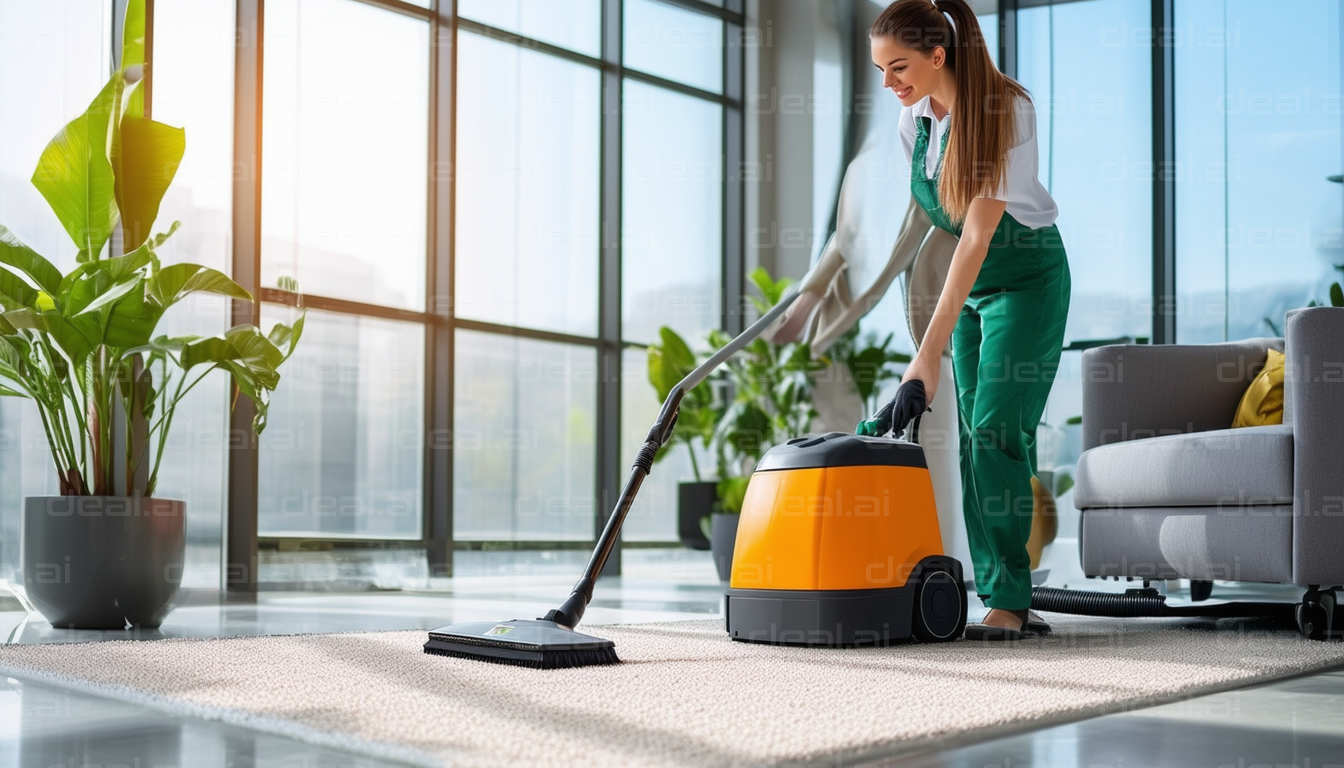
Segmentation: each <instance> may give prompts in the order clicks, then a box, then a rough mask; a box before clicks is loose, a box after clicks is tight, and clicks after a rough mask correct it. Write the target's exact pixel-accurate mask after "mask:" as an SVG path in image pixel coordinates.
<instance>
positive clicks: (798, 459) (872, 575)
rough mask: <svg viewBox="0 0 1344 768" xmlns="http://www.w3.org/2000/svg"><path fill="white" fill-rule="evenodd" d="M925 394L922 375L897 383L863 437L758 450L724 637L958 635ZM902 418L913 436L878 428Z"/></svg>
mask: <svg viewBox="0 0 1344 768" xmlns="http://www.w3.org/2000/svg"><path fill="white" fill-rule="evenodd" d="M923 390H924V387H923V383H922V382H920V381H918V380H915V381H911V382H908V383H907V384H903V385H902V386H901V389H900V390H899V391H898V392H897V396H896V398H894V399H893V400H892V402H891V403H889V404H888V405H887V406H886V407H885V408H884V409H883V411H882V412H880V413H879V414H878V415H877V416H876V417H874V418H873V419H870V420H868V421H867V422H863V423H861V424H860V425H859V432H860V434H848V433H845V432H829V433H827V434H824V435H815V436H807V437H798V438H794V439H793V440H789V441H788V442H786V443H784V444H783V445H778V446H775V447H774V448H771V449H770V450H769V451H767V452H766V454H765V455H764V456H762V457H761V460H760V461H759V462H758V463H757V466H756V469H755V471H754V472H753V473H752V475H751V479H750V481H749V482H748V485H747V492H746V496H745V498H744V500H743V504H742V514H741V520H740V521H739V522H738V529H737V541H736V545H735V547H734V551H733V567H732V576H731V579H730V581H729V588H728V594H727V602H726V609H725V613H726V614H727V616H726V624H727V630H728V635H729V637H731V638H732V639H734V640H740V641H745V642H757V643H771V644H780V645H813V646H816V645H820V646H859V645H886V644H888V643H892V642H895V641H900V640H908V639H915V640H919V641H922V642H946V641H949V640H955V639H956V638H958V637H960V636H961V634H962V631H963V630H964V629H965V627H966V612H967V605H966V587H965V585H964V583H963V579H962V567H961V563H960V562H959V561H958V560H957V559H956V558H953V557H948V556H947V555H946V554H945V553H944V552H943V538H942V532H941V530H940V529H939V525H938V512H937V507H936V506H935V504H934V495H933V483H932V481H931V479H930V477H929V470H928V464H927V463H926V462H925V458H924V450H923V448H921V447H920V446H919V443H918V442H917V440H918V435H919V420H920V417H921V416H922V414H923V411H924V407H925V406H924V391H923ZM898 403H899V404H902V405H903V406H905V407H902V405H897V404H898ZM911 405H913V407H910V406H911ZM893 409H895V410H898V411H906V413H904V414H895V415H893V414H892V413H891V411H892V410H893ZM911 411H913V412H914V417H913V419H910V412H911ZM907 420H909V431H910V437H909V439H899V438H897V439H893V438H889V437H883V436H882V435H884V434H885V433H886V431H887V429H888V428H891V427H894V428H895V429H896V430H898V431H903V430H904V428H905V426H906V424H905V422H906V421H907ZM874 424H875V425H877V426H876V427H875V428H874V427H873V425H874ZM864 433H867V434H864Z"/></svg>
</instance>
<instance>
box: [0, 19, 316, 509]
mask: <svg viewBox="0 0 1344 768" xmlns="http://www.w3.org/2000/svg"><path fill="white" fill-rule="evenodd" d="M144 23H145V9H144V0H130V2H129V3H128V8H127V12H126V26H125V35H124V40H125V44H124V46H123V49H122V65H123V66H122V67H121V69H119V70H117V71H116V72H115V73H113V75H112V77H111V79H110V80H108V82H107V85H106V86H105V87H104V88H103V89H102V91H101V92H100V93H99V94H98V95H97V96H96V97H95V98H94V100H93V102H92V103H91V104H90V105H89V107H88V109H87V110H86V111H85V112H84V113H83V114H81V115H80V116H79V117H76V118H75V119H74V120H72V121H71V122H70V123H69V124H68V125H66V126H65V127H64V128H63V129H62V130H61V131H60V132H59V133H57V134H56V136H55V138H53V139H52V140H51V142H50V143H49V144H48V145H47V147H46V149H45V150H44V151H43V152H42V156H41V158H40V160H39V161H38V165H37V170H36V171H35V172H34V174H33V179H32V181H33V185H34V186H35V187H37V189H38V191H39V192H40V193H41V194H42V196H43V197H44V198H45V199H46V200H47V202H48V204H49V205H50V206H51V209H52V211H53V212H54V213H55V214H56V217H57V219H59V220H60V222H61V225H62V227H63V228H64V229H65V231H66V232H67V233H68V234H69V235H70V238H71V239H72V240H73V241H74V243H75V246H76V248H77V249H78V251H79V253H78V256H77V264H76V266H75V268H74V269H73V270H71V271H70V272H69V273H67V274H62V273H61V272H60V270H58V269H57V268H56V267H55V266H54V265H53V264H52V263H51V262H50V261H49V260H47V259H46V258H44V257H43V256H41V255H39V254H38V253H37V252H35V251H34V250H33V249H31V248H29V247H28V246H26V245H24V244H23V243H22V242H21V241H20V240H19V238H18V237H16V236H15V235H14V233H13V232H11V231H10V230H9V229H7V228H6V227H4V226H0V395H7V396H18V397H26V398H29V399H31V400H32V401H33V403H34V404H35V405H36V406H37V411H38V414H39V415H40V416H41V419H42V426H43V428H44V430H45V431H46V436H47V443H48V447H49V449H50V453H51V459H52V462H53V465H54V468H55V470H56V474H57V476H58V477H59V480H60V492H61V494H62V495H67V496H78V495H93V496H112V495H116V496H121V495H139V496H152V495H153V493H154V490H155V486H156V484H157V478H158V473H159V469H160V466H161V463H162V461H163V456H164V451H165V448H166V446H167V444H168V433H169V430H170V429H171V427H172V423H173V415H174V414H175V413H176V410H177V406H178V404H179V403H180V402H181V401H182V398H183V397H185V396H186V395H187V393H189V392H190V391H191V390H192V389H193V388H194V387H195V386H196V385H197V384H199V383H200V382H201V380H202V379H203V378H204V377H205V376H207V375H209V374H210V373H211V372H212V371H215V370H221V369H222V370H224V371H227V372H228V373H229V374H230V376H231V377H232V379H233V384H234V402H235V403H236V400H237V396H238V395H239V394H241V395H243V396H246V397H247V398H248V399H250V400H251V401H252V402H253V403H255V404H256V417H255V419H254V420H253V423H252V429H253V431H254V432H255V433H257V434H260V433H261V431H262V430H263V429H264V428H265V425H266V413H267V406H268V403H269V398H270V393H272V392H274V391H275V389H276V387H277V386H278V385H279V382H280V374H279V368H280V366H281V364H282V363H283V362H284V361H285V360H287V359H288V358H289V356H290V355H292V354H293V352H294V349H295V346H296V345H297V344H298V341H299V338H300V336H301V335H302V333H303V318H304V316H303V314H300V316H299V317H298V319H297V320H296V321H295V322H294V323H293V324H292V325H284V324H277V325H276V326H275V327H274V328H273V329H272V330H271V332H270V333H269V334H266V333H263V332H262V331H261V330H260V329H259V328H257V327H256V326H253V325H248V324H244V325H238V326H235V327H233V328H230V329H229V330H228V331H226V332H225V333H223V334H221V335H218V336H212V337H196V336H180V337H169V336H166V335H164V334H161V333H160V332H159V330H158V328H159V324H160V321H161V320H162V319H163V317H164V315H165V313H167V312H168V310H169V309H170V308H172V307H173V306H174V305H176V304H178V303H179V302H181V301H183V300H184V299H186V298H187V297H189V296H191V295H193V294H197V293H206V294H216V295H220V296H226V297H229V298H232V299H237V300H240V301H253V298H252V295H251V294H250V293H249V292H248V291H246V290H244V289H243V287H242V286H240V285H238V284H237V283H235V282H234V281H233V280H231V279H230V278H229V277H228V276H227V275H225V274H223V273H221V272H219V271H218V270H215V269H211V268H209V267H204V266H201V265H199V264H171V265H164V264H163V263H162V262H161V261H160V259H159V257H158V255H157V253H156V251H157V249H159V248H160V247H162V246H163V244H164V241H166V240H167V239H168V238H169V237H170V236H172V234H173V233H174V232H175V231H176V230H177V228H178V225H179V222H174V223H173V224H172V226H171V227H169V228H168V231H167V232H163V233H160V234H155V235H153V236H151V235H150V232H151V231H152V228H153V225H154V221H155V219H156V218H157V217H158V210H159V203H160V202H161V201H162V199H163V196H164V193H165V192H167V190H168V186H169V185H170V184H171V183H172V179H173V176H174V175H175V172H176V168H177V165H178V164H179V163H180V162H181V160H182V155H183V152H184V151H185V149H186V137H185V132H184V131H183V129H181V128H174V127H171V126H168V125H164V124H163V123H158V122H155V121H153V120H151V119H149V118H147V117H145V115H144V97H143V87H141V84H142V82H143V76H144V71H145V59H144ZM118 230H119V231H120V233H121V238H120V243H121V247H120V249H119V251H120V253H116V254H114V253H110V252H107V251H110V250H111V248H110V247H109V245H108V244H109V242H116V238H114V237H113V235H114V233H116V232H117V231H118ZM282 287H284V286H282ZM287 287H289V288H290V289H291V290H292V289H293V288H294V286H293V284H292V283H291V284H289V285H288V286H287Z"/></svg>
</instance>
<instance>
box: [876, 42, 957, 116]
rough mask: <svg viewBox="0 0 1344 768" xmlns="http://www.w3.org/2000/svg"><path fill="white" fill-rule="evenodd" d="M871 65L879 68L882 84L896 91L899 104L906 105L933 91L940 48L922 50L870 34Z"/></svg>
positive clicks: (939, 71)
mask: <svg viewBox="0 0 1344 768" xmlns="http://www.w3.org/2000/svg"><path fill="white" fill-rule="evenodd" d="M868 42H869V43H870V47H871V48H872V54H873V65H874V66H876V67H877V68H878V69H879V70H880V71H881V72H882V87H883V88H886V89H888V90H890V91H891V92H892V93H895V94H896V97H897V98H898V99H900V100H901V104H902V105H903V106H907V107H908V106H910V105H911V104H914V103H915V102H917V101H919V100H920V99H922V98H924V97H925V96H928V95H929V94H931V93H933V91H934V89H935V88H936V87H937V85H938V82H939V80H938V78H939V77H941V76H942V66H943V57H944V55H945V54H944V51H943V49H942V47H941V46H940V47H937V48H934V49H933V53H931V54H927V55H926V54H923V53H920V52H919V51H916V50H914V49H911V48H905V47H902V46H900V45H897V44H896V41H895V40H893V39H892V38H890V37H872V38H869V40H868Z"/></svg>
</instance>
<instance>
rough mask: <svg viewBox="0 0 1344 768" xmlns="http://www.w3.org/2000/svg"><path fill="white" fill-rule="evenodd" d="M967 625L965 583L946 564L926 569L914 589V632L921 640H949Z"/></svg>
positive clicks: (944, 641) (924, 641)
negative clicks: (916, 587)
mask: <svg viewBox="0 0 1344 768" xmlns="http://www.w3.org/2000/svg"><path fill="white" fill-rule="evenodd" d="M965 629H966V587H965V586H963V585H962V583H961V581H960V580H959V579H957V578H956V576H955V575H954V574H953V573H952V572H951V571H949V570H947V569H946V568H944V567H941V566H940V567H935V568H932V569H929V570H926V571H924V575H923V577H922V578H921V579H920V581H919V589H918V590H917V591H916V592H915V615H914V619H913V621H911V623H910V630H911V633H912V634H913V635H914V636H915V639H917V640H919V641H920V642H921V643H946V642H948V641H951V640H956V639H957V638H958V637H961V633H962V632H963V631H964V630H965Z"/></svg>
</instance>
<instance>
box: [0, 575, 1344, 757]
mask: <svg viewBox="0 0 1344 768" xmlns="http://www.w3.org/2000/svg"><path fill="white" fill-rule="evenodd" d="M586 558H587V555H586V553H577V552H575V553H549V554H547V555H546V556H545V557H542V556H540V555H539V554H538V553H466V552H463V553H458V556H457V573H458V574H460V575H458V576H456V577H455V578H453V579H442V580H430V581H429V582H427V583H425V584H424V587H425V588H424V589H416V590H401V591H384V592H363V593H358V594H331V593H299V592H263V593H262V594H261V596H260V597H259V598H258V599H257V600H256V601H255V602H248V603H227V602H221V600H220V599H219V596H218V595H216V594H213V593H201V592H192V593H188V594H184V595H183V596H182V599H181V600H180V601H179V605H178V607H177V608H175V609H174V611H173V613H172V614H171V615H170V616H169V618H168V620H167V621H166V622H165V623H164V625H163V627H162V628H161V629H160V630H158V631H157V632H152V633H149V632H141V633H135V632H129V631H128V632H72V631H66V630H55V629H52V628H51V627H50V626H49V625H48V624H46V623H45V622H44V621H42V620H41V619H40V617H38V616H36V615H32V616H28V617H26V618H25V616H24V614H23V613H21V612H15V611H8V612H6V611H3V610H0V638H6V639H7V641H8V642H17V643H50V642H86V641H97V640H110V639H128V638H132V637H139V638H142V639H152V638H157V637H211V636H225V635H257V634H290V633H298V632H339V631H354V630H393V629H427V628H430V627H435V626H439V625H442V624H446V623H450V622H455V621H463V620H473V619H498V618H513V617H514V616H517V617H532V616H538V615H541V613H542V612H544V611H545V610H547V609H549V608H550V607H553V604H554V603H555V602H556V601H557V600H558V599H559V598H561V597H563V596H564V595H565V594H566V593H567V591H568V589H569V587H570V586H571V585H572V584H573V581H574V578H575V575H576V574H577V573H578V571H579V570H581V569H582V566H583V563H584V562H585V561H586ZM624 572H625V575H624V576H622V577H620V578H616V579H608V580H604V581H603V582H602V583H601V584H600V585H599V589H598V592H597V596H596V598H595V600H594V603H593V605H592V607H591V608H590V609H589V611H588V614H587V616H586V617H585V624H603V623H613V622H643V621H667V620H676V619H687V618H697V617H706V618H707V617H713V616H718V615H721V614H720V607H721V600H722V591H721V586H720V585H719V583H718V582H717V580H716V578H715V577H714V575H713V566H712V565H711V563H710V561H709V559H708V556H707V553H698V552H690V551H685V550H679V551H665V550H628V551H627V552H626V553H625V570H624ZM1080 586H1081V585H1080ZM1100 587H1101V585H1100V584H1096V585H1093V588H1100ZM1242 596H1245V597H1252V596H1255V597H1261V598H1264V599H1285V595H1284V593H1283V591H1282V590H1279V591H1277V592H1274V591H1268V592H1258V593H1257V592H1254V591H1246V592H1244V594H1243V595H1232V594H1228V593H1223V594H1220V595H1216V597H1222V598H1224V599H1231V598H1233V597H1242ZM972 605H973V608H972V619H973V620H974V619H975V618H978V617H979V614H980V613H981V612H982V611H983V609H979V608H978V607H976V606H978V601H973V603H972ZM505 614H507V616H505ZM116 765H120V766H137V767H139V768H150V766H192V767H193V768H196V767H197V766H199V767H200V768H213V767H214V766H219V768H226V767H227V768H246V767H247V766H267V767H270V768H291V767H292V768H316V767H317V766H323V767H324V768H328V767H329V768H345V767H347V766H350V767H353V766H383V765H388V764H387V763H383V762H380V761H377V760H371V759H368V758H363V757H359V756H355V755H349V754H344V753H341V752H336V751H332V750H327V749H321V748H317V747H312V746H310V745H307V744H303V743H301V742H297V741H293V740H289V739H284V738H280V737H275V736H269V735H266V734H261V733H256V732H253V731H249V730H247V729H244V728H239V727H234V726H227V725H221V724H219V723H215V722H210V721H205V720H197V719H193V718H184V717H170V716H166V715H164V714H162V713H160V712H157V711H154V710H149V709H144V708H141V707H136V706H132V705H128V704H122V703H119V702H115V701H111V700H105V699H101V698H97V697H93V696H86V695H81V694H75V693H70V692H67V691H63V690H58V689H54V688H50V687H47V686H44V685H38V684H34V683H31V682H25V681H23V680H15V679H8V680H3V681H0V767H3V766H40V767H41V768H48V767H53V768H54V767H55V766H61V767H62V768H68V767H70V766H116ZM791 765H792V764H791ZM811 765H812V766H816V767H819V766H823V765H825V766H837V765H838V764H837V763H836V762H834V761H819V762H815V763H812V764H811ZM865 765H892V766H896V765H910V766H927V767H929V768H932V767H933V766H947V767H950V766H956V767H958V768H991V767H994V766H999V767H1001V768H1017V767H1019V766H1021V767H1025V766H1032V768H1045V767H1047V766H1086V767H1087V768H1097V767H1099V766H1110V767H1114V768H1124V767H1125V766H1131V767H1133V768H1141V767H1144V768H1146V767H1152V768H1163V767H1165V766H1171V767H1173V768H1175V767H1177V766H1179V767H1180V768H1190V767H1192V766H1208V767H1209V768H1223V767H1227V768H1249V767H1250V766H1298V767H1299V768H1329V767H1330V766H1336V767H1337V768H1344V669H1340V670H1333V671H1329V672H1325V673H1320V674H1315V675H1309V676H1303V677H1298V678H1293V679H1289V680H1281V681H1277V682H1274V683H1269V684H1264V685H1258V686H1252V687H1248V688H1245V689H1241V690H1237V691H1230V692H1226V693H1221V694H1214V695H1209V696H1202V697H1198V698H1194V699H1190V700H1186V701H1182V702H1175V703H1171V704H1166V705H1162V706H1157V707H1149V708H1145V709H1141V710H1135V711H1132V712H1124V713H1117V714H1112V715H1107V716H1103V717H1097V718H1092V719H1089V720H1084V721H1081V722H1076V723H1069V724H1064V725H1056V726H1052V727H1046V728H1042V729H1039V730H1035V731H1031V732H1027V733H1023V734H1020V735H1016V736H1011V737H1006V738H999V739H994V740H990V741H983V742H979V743H974V742H972V743H959V744H950V745H948V747H947V748H945V749H942V750H939V751H937V752H931V753H928V754H923V755H918V756H914V757H908V756H907V757H904V758H901V759H891V760H888V761H881V760H878V761H875V762H874V761H869V762H867V763H865ZM741 768H745V766H742V767H741ZM771 768H776V767H774V766H772V767H771ZM779 768H782V766H780V767H779Z"/></svg>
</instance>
